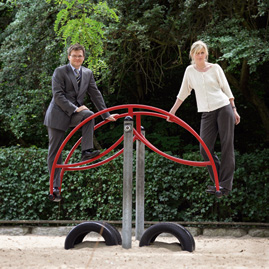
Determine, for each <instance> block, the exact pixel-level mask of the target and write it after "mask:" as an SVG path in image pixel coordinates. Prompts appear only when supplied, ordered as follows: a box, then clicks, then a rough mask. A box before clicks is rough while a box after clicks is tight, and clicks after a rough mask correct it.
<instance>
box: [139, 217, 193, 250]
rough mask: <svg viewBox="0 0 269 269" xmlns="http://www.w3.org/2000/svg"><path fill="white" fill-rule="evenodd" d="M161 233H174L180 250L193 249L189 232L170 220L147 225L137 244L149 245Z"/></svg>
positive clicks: (141, 245)
mask: <svg viewBox="0 0 269 269" xmlns="http://www.w3.org/2000/svg"><path fill="white" fill-rule="evenodd" d="M162 233H170V234H172V235H174V236H175V237H176V238H177V239H178V240H179V243H180V245H181V248H182V250H186V251H189V252H193V251H194V249H195V242H194V239H193V237H192V235H191V233H190V232H189V231H188V230H187V229H186V228H184V227H183V226H181V225H179V224H176V223H171V222H162V223H157V224H155V225H152V226H151V227H149V228H148V229H147V230H146V231H145V232H144V234H143V235H142V237H141V240H140V243H139V246H140V247H143V246H149V245H150V244H151V243H153V242H154V241H155V239H156V238H157V237H158V236H159V235H160V234H162Z"/></svg>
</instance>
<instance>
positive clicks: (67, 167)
mask: <svg viewBox="0 0 269 269" xmlns="http://www.w3.org/2000/svg"><path fill="white" fill-rule="evenodd" d="M121 109H128V112H125V113H122V114H119V115H118V116H117V117H116V118H117V119H119V118H125V117H126V116H131V117H132V118H133V119H134V117H136V128H134V138H133V141H136V140H140V141H141V142H143V143H144V144H145V145H146V146H147V147H148V148H150V149H151V150H153V151H154V152H156V153H158V154H160V155H162V156H163V157H165V158H167V159H170V160H172V161H174V162H178V163H181V164H185V165H190V166H200V167H204V166H208V165H211V166H212V169H213V173H214V178H215V185H216V190H217V191H219V180H218V173H217V169H216V166H215V163H214V160H213V157H212V155H211V153H210V151H209V149H208V148H207V146H206V144H205V143H204V141H203V140H202V139H201V137H200V136H199V135H198V134H197V133H196V132H195V131H194V130H193V129H192V128H191V127H190V126H189V125H188V124H187V123H185V122H184V121H183V120H181V119H179V118H178V117H176V116H174V115H172V114H170V113H169V112H167V111H165V110H162V109H159V108H156V107H152V106H146V105H138V104H128V105H119V106H114V107H110V108H107V109H105V110H102V111H99V112H97V113H95V114H93V115H92V116H90V117H89V118H87V119H85V120H84V121H82V122H81V123H80V124H79V125H77V126H76V127H75V128H74V129H73V130H72V131H71V132H70V133H69V135H68V136H67V137H66V138H65V140H64V141H63V143H62V145H61V147H60V148H59V150H58V152H57V154H56V156H55V159H54V162H53V165H52V169H51V174H50V194H53V178H54V173H55V169H56V168H62V171H61V175H60V177H61V185H62V180H63V175H64V172H65V171H71V170H72V171H74V170H86V169H90V168H94V167H98V166H100V165H103V164H105V163H107V162H109V161H111V160H113V159H115V158H116V157H118V156H119V155H120V154H122V153H123V150H124V149H123V148H122V149H121V150H119V151H118V152H117V153H115V154H114V155H113V156H110V157H109V158H107V159H105V160H102V161H100V162H97V163H93V164H90V165H86V164H88V163H91V162H94V161H96V160H98V159H100V158H102V157H103V156H105V155H107V154H108V153H109V152H111V151H112V150H113V149H115V148H116V147H117V146H118V145H119V144H120V143H121V142H122V141H123V139H124V136H123V135H122V136H121V137H120V138H119V139H118V141H116V142H115V143H114V144H113V145H112V146H111V147H110V148H108V149H107V150H105V151H104V152H102V153H101V154H100V155H99V156H97V157H95V158H93V159H90V160H87V161H83V162H79V163H73V164H71V163H68V162H69V160H70V158H71V157H72V155H73V153H74V151H75V150H76V148H77V147H78V146H79V144H80V143H81V138H80V139H79V140H78V141H77V142H76V144H75V145H74V146H73V148H72V149H71V150H70V152H69V154H68V156H67V158H66V159H65V161H64V163H63V164H57V161H58V159H59V157H60V154H61V153H62V151H63V149H64V147H65V145H66V144H67V142H68V141H69V140H70V138H71V137H72V136H73V135H74V134H75V133H76V131H77V130H79V129H80V128H81V127H82V126H83V125H84V124H85V123H87V122H88V121H90V120H92V119H94V118H96V117H98V116H100V115H102V114H103V113H105V112H111V111H114V110H121ZM134 109H140V111H134ZM141 109H146V110H150V111H141ZM152 111H154V112H152ZM117 113H118V112H117ZM142 115H144V116H153V117H159V118H163V119H166V118H167V117H168V116H169V117H170V120H171V121H172V122H174V123H176V124H178V125H180V126H181V127H183V128H184V129H186V130H187V131H189V132H190V133H191V134H192V135H193V136H195V138H196V139H197V140H198V141H199V143H200V144H201V145H202V147H203V148H204V150H205V152H206V153H207V156H208V158H209V161H203V162H201V161H189V160H183V159H180V158H176V157H173V156H171V155H169V154H166V153H164V152H162V151H160V150H159V149H158V148H156V147H155V146H154V145H152V144H151V143H150V142H149V141H148V140H147V139H146V138H145V137H144V136H143V135H142V133H141V116H142ZM108 122H109V121H107V120H104V121H102V122H100V123H99V124H97V125H95V127H94V130H96V129H98V128H100V127H102V126H103V125H104V124H106V123H108ZM83 165H86V166H83ZM60 189H61V188H60Z"/></svg>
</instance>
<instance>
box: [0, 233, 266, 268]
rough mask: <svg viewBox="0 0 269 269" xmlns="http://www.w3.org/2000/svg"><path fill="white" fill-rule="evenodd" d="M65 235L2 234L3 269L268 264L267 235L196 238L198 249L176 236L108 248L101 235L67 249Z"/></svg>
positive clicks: (0, 246)
mask: <svg viewBox="0 0 269 269" xmlns="http://www.w3.org/2000/svg"><path fill="white" fill-rule="evenodd" d="M65 238H66V237H65V236H64V237H63V236H59V237H56V236H40V235H24V236H7V235H1V236H0V268H1V269H5V268H20V269H23V268H35V269H37V268H94V269H99V268H100V269H107V268H109V269H117V268H128V269H144V268H147V269H151V268H154V269H157V268H158V269H159V268H160V269H163V268H165V269H166V268H167V269H168V268H169V269H172V268H225V269H227V268H269V239H268V238H257V237H250V236H243V237H240V238H228V237H214V238H212V237H205V236H198V237H194V240H195V244H196V249H195V251H194V252H192V253H190V252H186V251H182V250H181V247H180V246H179V244H178V243H179V242H178V241H177V239H176V238H175V237H173V236H171V237H161V236H159V237H158V238H157V239H156V241H155V243H154V244H153V245H151V246H146V247H139V242H138V241H137V240H135V239H134V238H133V240H132V248H131V249H123V248H122V246H106V245H105V243H104V240H103V238H102V237H99V236H98V234H96V235H94V236H88V237H86V238H85V239H84V241H83V242H82V243H81V244H78V245H76V247H75V248H73V249H69V250H65V249H64V242H65Z"/></svg>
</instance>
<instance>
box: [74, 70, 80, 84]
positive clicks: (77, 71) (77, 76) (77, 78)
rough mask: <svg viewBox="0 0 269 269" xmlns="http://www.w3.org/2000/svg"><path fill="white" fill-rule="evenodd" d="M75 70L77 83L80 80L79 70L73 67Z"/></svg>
mask: <svg viewBox="0 0 269 269" xmlns="http://www.w3.org/2000/svg"><path fill="white" fill-rule="evenodd" d="M75 72H76V80H77V83H78V84H79V82H80V80H81V76H80V73H79V70H78V69H75Z"/></svg>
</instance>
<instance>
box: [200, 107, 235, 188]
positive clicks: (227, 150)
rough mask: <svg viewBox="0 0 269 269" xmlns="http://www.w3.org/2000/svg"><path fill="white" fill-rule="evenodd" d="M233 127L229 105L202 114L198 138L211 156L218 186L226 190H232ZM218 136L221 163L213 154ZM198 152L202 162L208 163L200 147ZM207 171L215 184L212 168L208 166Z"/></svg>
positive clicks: (233, 121) (232, 117)
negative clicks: (216, 173)
mask: <svg viewBox="0 0 269 269" xmlns="http://www.w3.org/2000/svg"><path fill="white" fill-rule="evenodd" d="M234 126H235V117H234V113H233V110H232V107H231V105H230V104H229V105H227V106H224V107H222V108H219V109H217V110H215V111H211V112H203V113H202V117H201V127H200V136H201V138H202V140H203V141H204V142H205V144H206V145H207V147H208V149H209V151H210V153H211V154H212V157H213V159H214V162H215V165H216V168H217V172H218V177H219V183H220V186H221V187H223V188H225V189H227V190H231V189H232V185H233V174H234V169H235V157H234ZM218 135H219V138H220V143H221V161H220V160H219V158H218V157H217V155H216V154H215V153H214V147H215V142H216V139H217V136H218ZM200 152H201V155H202V156H203V158H204V160H205V161H208V156H207V154H206V152H205V150H204V149H203V148H202V146H201V145H200ZM208 170H209V175H210V179H211V180H212V181H213V182H215V180H214V174H213V169H212V167H211V166H208Z"/></svg>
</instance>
